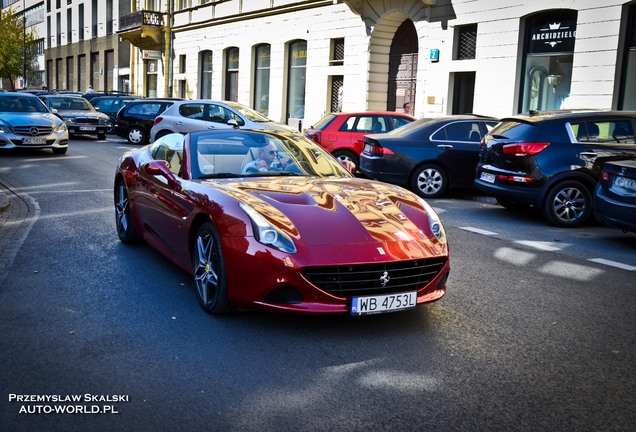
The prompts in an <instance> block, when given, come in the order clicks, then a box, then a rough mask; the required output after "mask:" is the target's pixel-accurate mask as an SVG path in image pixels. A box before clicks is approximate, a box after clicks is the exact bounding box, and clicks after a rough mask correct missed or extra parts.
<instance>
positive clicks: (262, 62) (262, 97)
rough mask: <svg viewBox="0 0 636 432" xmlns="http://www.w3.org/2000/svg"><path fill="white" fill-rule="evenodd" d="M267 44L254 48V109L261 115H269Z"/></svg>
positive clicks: (268, 47)
mask: <svg viewBox="0 0 636 432" xmlns="http://www.w3.org/2000/svg"><path fill="white" fill-rule="evenodd" d="M270 51H271V47H270V45H269V44H261V45H257V46H256V47H255V48H254V57H255V60H256V61H255V62H254V63H255V65H256V69H255V71H254V109H255V110H256V111H258V112H259V113H261V114H263V115H268V114H269V73H270Z"/></svg>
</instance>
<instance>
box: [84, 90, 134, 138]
mask: <svg viewBox="0 0 636 432" xmlns="http://www.w3.org/2000/svg"><path fill="white" fill-rule="evenodd" d="M135 99H138V98H137V97H135V96H124V95H108V96H97V97H94V98H93V99H91V101H90V102H91V105H93V106H94V107H95V109H96V110H99V112H102V113H104V114H106V115H107V116H108V117H110V122H111V129H110V130H109V131H108V132H109V133H110V132H112V131H113V130H114V128H115V123H116V122H117V113H118V112H119V110H120V109H122V107H123V106H124V105H126V104H127V103H128V102H130V101H132V100H135Z"/></svg>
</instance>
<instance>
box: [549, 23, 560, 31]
mask: <svg viewBox="0 0 636 432" xmlns="http://www.w3.org/2000/svg"><path fill="white" fill-rule="evenodd" d="M548 26H549V27H550V30H558V29H560V28H561V23H554V24H548Z"/></svg>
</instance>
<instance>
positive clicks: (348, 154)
mask: <svg viewBox="0 0 636 432" xmlns="http://www.w3.org/2000/svg"><path fill="white" fill-rule="evenodd" d="M333 157H335V158H336V159H338V160H339V161H351V162H353V163H354V164H356V168H358V167H359V166H360V159H359V158H358V155H356V154H355V153H354V152H352V151H349V150H336V151H335V152H333Z"/></svg>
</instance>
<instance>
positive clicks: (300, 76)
mask: <svg viewBox="0 0 636 432" xmlns="http://www.w3.org/2000/svg"><path fill="white" fill-rule="evenodd" d="M306 70H307V41H305V40H297V41H293V42H291V43H290V44H289V50H288V70H287V78H288V79H287V118H288V119H290V118H293V119H302V118H304V117H305V83H306ZM288 121H289V120H288Z"/></svg>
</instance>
